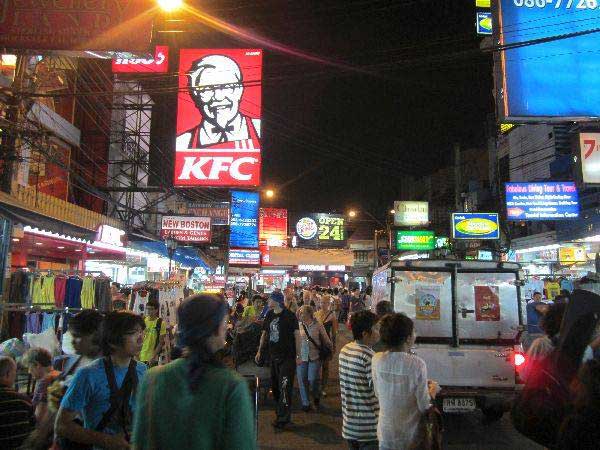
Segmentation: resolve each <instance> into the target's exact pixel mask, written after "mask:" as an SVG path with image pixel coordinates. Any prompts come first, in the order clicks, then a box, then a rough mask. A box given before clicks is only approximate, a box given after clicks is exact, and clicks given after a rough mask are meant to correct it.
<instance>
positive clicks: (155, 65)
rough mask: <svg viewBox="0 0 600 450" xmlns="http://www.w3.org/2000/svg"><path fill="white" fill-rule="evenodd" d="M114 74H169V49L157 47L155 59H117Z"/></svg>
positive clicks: (162, 46)
mask: <svg viewBox="0 0 600 450" xmlns="http://www.w3.org/2000/svg"><path fill="white" fill-rule="evenodd" d="M112 71H113V73H167V72H168V71H169V47H167V46H166V45H157V46H156V49H155V50H154V57H153V58H115V59H113V60H112Z"/></svg>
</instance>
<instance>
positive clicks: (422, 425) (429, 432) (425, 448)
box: [409, 405, 444, 450]
mask: <svg viewBox="0 0 600 450" xmlns="http://www.w3.org/2000/svg"><path fill="white" fill-rule="evenodd" d="M443 431H444V424H443V421H442V414H441V413H440V411H439V410H438V409H437V408H436V407H435V406H434V405H432V406H430V407H429V409H427V411H425V412H424V413H423V414H422V415H421V420H420V421H419V426H418V428H417V434H416V435H415V438H414V439H413V442H412V444H411V446H410V447H409V448H410V450H442V432H443Z"/></svg>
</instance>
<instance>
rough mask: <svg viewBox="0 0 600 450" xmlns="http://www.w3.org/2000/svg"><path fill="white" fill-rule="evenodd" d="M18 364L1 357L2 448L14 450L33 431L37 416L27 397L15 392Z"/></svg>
mask: <svg viewBox="0 0 600 450" xmlns="http://www.w3.org/2000/svg"><path fill="white" fill-rule="evenodd" d="M16 378H17V363H16V362H15V361H14V360H13V359H12V358H10V357H9V356H0V411H1V415H2V421H1V422H2V424H1V425H0V448H2V449H6V450H13V449H17V448H19V447H21V444H22V443H23V441H25V439H26V438H27V436H29V433H31V432H32V431H33V428H34V425H35V416H34V414H33V408H32V406H31V402H30V401H29V399H28V398H27V396H25V395H23V394H19V393H18V392H17V391H16V390H15V380H16Z"/></svg>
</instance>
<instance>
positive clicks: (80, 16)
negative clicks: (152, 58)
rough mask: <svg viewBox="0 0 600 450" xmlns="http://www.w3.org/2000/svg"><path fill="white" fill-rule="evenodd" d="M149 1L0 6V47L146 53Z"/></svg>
mask: <svg viewBox="0 0 600 450" xmlns="http://www.w3.org/2000/svg"><path fill="white" fill-rule="evenodd" d="M154 8H156V4H155V2H154V1H151V0H136V1H131V0H111V1H39V2H38V1H23V0H3V1H2V2H1V3H0V47H2V48H7V49H23V48H24V49H37V50H80V51H81V50H115V51H116V50H123V51H128V52H132V51H140V52H146V51H149V50H150V40H151V37H152V20H153V17H154V14H153V13H152V10H153V9H154Z"/></svg>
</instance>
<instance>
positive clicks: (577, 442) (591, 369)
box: [555, 359, 600, 450]
mask: <svg viewBox="0 0 600 450" xmlns="http://www.w3.org/2000/svg"><path fill="white" fill-rule="evenodd" d="M575 385H576V388H575V390H576V397H575V402H574V405H573V406H574V408H573V411H572V413H571V414H569V415H568V416H567V417H566V418H565V420H564V421H563V423H562V425H561V427H560V432H559V435H558V442H557V445H556V447H555V448H557V449H561V450H570V449H573V450H576V449H577V450H584V449H595V448H598V445H600V444H599V443H600V427H598V424H599V423H600V360H598V359H593V360H590V361H588V362H586V363H585V364H584V365H583V367H582V368H581V370H580V371H579V376H578V378H577V382H576V383H575Z"/></svg>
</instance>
